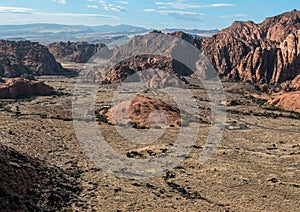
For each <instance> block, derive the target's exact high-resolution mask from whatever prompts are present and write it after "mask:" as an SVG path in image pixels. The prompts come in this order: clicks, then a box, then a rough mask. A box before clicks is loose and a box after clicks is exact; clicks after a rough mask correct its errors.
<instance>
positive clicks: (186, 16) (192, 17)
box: [144, 9, 205, 21]
mask: <svg viewBox="0 0 300 212" xmlns="http://www.w3.org/2000/svg"><path fill="white" fill-rule="evenodd" d="M144 11H145V12H156V13H159V14H162V15H170V16H173V17H175V18H177V19H180V20H189V21H198V20H199V19H200V18H202V17H203V16H205V14H203V13H197V12H190V11H182V10H155V9H145V10H144Z"/></svg>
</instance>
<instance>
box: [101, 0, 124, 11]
mask: <svg viewBox="0 0 300 212" xmlns="http://www.w3.org/2000/svg"><path fill="white" fill-rule="evenodd" d="M99 3H100V4H101V6H102V7H103V9H104V10H106V11H115V12H126V11H128V9H127V8H126V7H123V6H119V5H114V4H108V3H106V1H105V0H99Z"/></svg>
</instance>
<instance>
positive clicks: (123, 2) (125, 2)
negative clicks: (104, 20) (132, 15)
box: [117, 1, 128, 4]
mask: <svg viewBox="0 0 300 212" xmlns="http://www.w3.org/2000/svg"><path fill="white" fill-rule="evenodd" d="M117 2H118V3H119V4H128V1H117Z"/></svg>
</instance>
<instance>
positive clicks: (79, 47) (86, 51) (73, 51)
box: [48, 42, 105, 63]
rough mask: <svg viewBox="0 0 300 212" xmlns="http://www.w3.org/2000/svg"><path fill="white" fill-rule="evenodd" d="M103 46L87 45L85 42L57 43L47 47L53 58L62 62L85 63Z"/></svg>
mask: <svg viewBox="0 0 300 212" xmlns="http://www.w3.org/2000/svg"><path fill="white" fill-rule="evenodd" d="M104 46H105V45H104V44H89V43H87V42H78V43H72V42H67V43H65V42H59V43H52V44H50V45H49V46H48V49H49V51H50V52H51V53H52V54H53V55H54V57H55V58H56V59H57V60H59V61H62V62H76V63H86V62H88V60H89V59H90V58H91V57H92V56H93V55H94V54H95V53H96V52H97V51H99V50H100V49H101V48H103V47H104Z"/></svg>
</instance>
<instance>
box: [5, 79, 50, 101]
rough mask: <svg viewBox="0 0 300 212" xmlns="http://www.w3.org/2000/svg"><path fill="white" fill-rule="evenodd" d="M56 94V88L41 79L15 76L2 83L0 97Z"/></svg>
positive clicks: (12, 97)
mask: <svg viewBox="0 0 300 212" xmlns="http://www.w3.org/2000/svg"><path fill="white" fill-rule="evenodd" d="M52 94H55V91H54V88H52V87H51V86H49V85H46V84H44V83H43V82H40V81H35V80H29V79H26V78H13V79H9V80H8V81H7V82H4V83H0V98H1V99H15V98H18V97H30V96H45V95H52Z"/></svg>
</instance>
